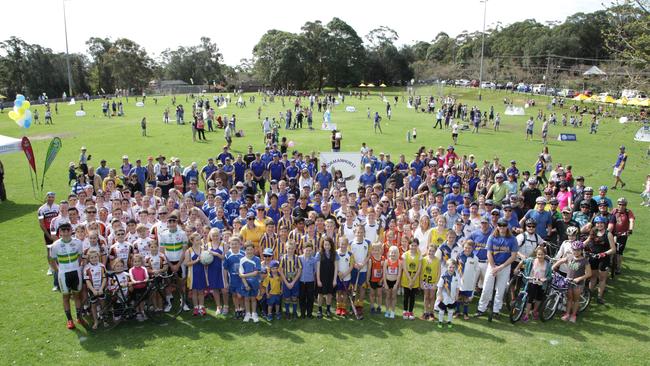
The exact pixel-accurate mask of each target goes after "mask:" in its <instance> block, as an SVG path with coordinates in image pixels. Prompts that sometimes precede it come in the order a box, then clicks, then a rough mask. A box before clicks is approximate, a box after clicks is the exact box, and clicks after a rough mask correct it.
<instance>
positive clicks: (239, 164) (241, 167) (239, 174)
mask: <svg viewBox="0 0 650 366" xmlns="http://www.w3.org/2000/svg"><path fill="white" fill-rule="evenodd" d="M233 166H234V170H235V181H234V182H232V185H235V184H237V182H243V181H244V174H245V173H246V162H244V160H243V159H242V156H241V154H238V155H237V161H235V164H233Z"/></svg>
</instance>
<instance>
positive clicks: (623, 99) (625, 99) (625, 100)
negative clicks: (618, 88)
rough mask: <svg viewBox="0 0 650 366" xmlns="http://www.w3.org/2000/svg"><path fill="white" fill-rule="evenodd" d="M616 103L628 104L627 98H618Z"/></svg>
mask: <svg viewBox="0 0 650 366" xmlns="http://www.w3.org/2000/svg"><path fill="white" fill-rule="evenodd" d="M616 104H621V105H625V104H627V98H626V97H622V98H621V99H616Z"/></svg>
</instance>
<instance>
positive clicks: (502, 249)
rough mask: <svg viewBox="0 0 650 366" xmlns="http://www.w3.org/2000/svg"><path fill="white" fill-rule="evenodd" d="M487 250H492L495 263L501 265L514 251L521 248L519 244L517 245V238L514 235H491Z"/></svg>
mask: <svg viewBox="0 0 650 366" xmlns="http://www.w3.org/2000/svg"><path fill="white" fill-rule="evenodd" d="M487 250H488V252H492V258H494V264H495V265H497V266H499V265H501V264H503V263H504V262H505V261H507V260H508V258H510V256H511V255H512V253H516V252H517V251H518V250H519V245H517V239H515V237H514V236H511V237H503V236H500V237H494V236H492V235H490V237H489V238H488V242H487Z"/></svg>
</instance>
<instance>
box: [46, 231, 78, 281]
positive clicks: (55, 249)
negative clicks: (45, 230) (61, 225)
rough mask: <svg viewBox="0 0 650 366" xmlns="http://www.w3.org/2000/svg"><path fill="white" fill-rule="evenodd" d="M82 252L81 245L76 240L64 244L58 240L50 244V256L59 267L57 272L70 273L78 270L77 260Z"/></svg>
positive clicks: (61, 240)
mask: <svg viewBox="0 0 650 366" xmlns="http://www.w3.org/2000/svg"><path fill="white" fill-rule="evenodd" d="M82 251H83V243H82V242H81V241H80V240H78V239H74V238H73V239H71V240H70V241H69V242H67V243H66V242H64V241H63V239H58V240H57V241H55V242H54V244H52V249H51V253H52V254H51V255H52V258H53V259H55V260H56V262H57V264H58V265H59V272H63V273H66V272H72V271H78V270H79V269H80V263H79V260H80V259H81V254H82Z"/></svg>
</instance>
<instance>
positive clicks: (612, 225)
mask: <svg viewBox="0 0 650 366" xmlns="http://www.w3.org/2000/svg"><path fill="white" fill-rule="evenodd" d="M616 203H617V207H616V208H615V209H614V210H613V211H612V214H611V216H610V221H609V224H608V225H607V230H608V231H609V232H611V233H613V234H614V239H615V241H616V254H615V257H614V264H613V266H612V267H613V268H612V270H613V271H614V273H615V274H617V275H619V274H621V268H622V267H623V252H624V251H625V245H626V244H627V238H628V237H629V236H630V235H632V231H633V230H634V222H635V220H636V219H635V218H634V213H632V210H629V209H628V208H627V199H625V197H621V198H619V199H618V200H617V201H616Z"/></svg>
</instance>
